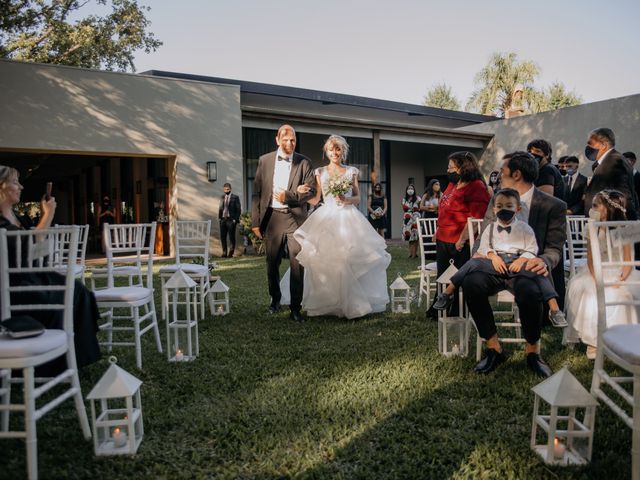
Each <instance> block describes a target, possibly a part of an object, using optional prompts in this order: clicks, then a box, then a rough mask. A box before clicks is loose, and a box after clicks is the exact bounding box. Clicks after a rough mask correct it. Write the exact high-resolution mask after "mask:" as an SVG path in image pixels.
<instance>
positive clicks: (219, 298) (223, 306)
mask: <svg viewBox="0 0 640 480" xmlns="http://www.w3.org/2000/svg"><path fill="white" fill-rule="evenodd" d="M210 292H211V295H213V314H214V315H226V314H227V313H229V310H230V309H229V287H227V286H226V285H225V284H224V282H223V281H222V280H221V279H220V278H218V279H217V280H216V282H215V283H214V284H213V285H212V286H211V290H210Z"/></svg>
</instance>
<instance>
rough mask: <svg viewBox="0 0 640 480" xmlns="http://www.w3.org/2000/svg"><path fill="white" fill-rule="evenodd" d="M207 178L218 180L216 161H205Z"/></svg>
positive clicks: (213, 180) (212, 180) (211, 180)
mask: <svg viewBox="0 0 640 480" xmlns="http://www.w3.org/2000/svg"><path fill="white" fill-rule="evenodd" d="M207 180H209V181H210V182H215V181H216V180H218V165H217V164H216V162H207Z"/></svg>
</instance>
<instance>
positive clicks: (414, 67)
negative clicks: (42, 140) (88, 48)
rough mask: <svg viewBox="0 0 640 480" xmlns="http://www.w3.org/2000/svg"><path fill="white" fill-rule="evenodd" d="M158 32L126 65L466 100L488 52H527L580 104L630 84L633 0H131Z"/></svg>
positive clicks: (633, 79) (635, 75)
mask: <svg viewBox="0 0 640 480" xmlns="http://www.w3.org/2000/svg"><path fill="white" fill-rule="evenodd" d="M139 2H140V3H142V4H145V5H148V6H150V7H151V8H152V10H151V12H150V13H149V15H148V16H149V19H150V20H151V22H152V25H151V31H153V32H154V33H155V34H156V36H157V37H158V38H159V39H160V40H162V41H163V42H164V45H163V46H162V47H161V48H160V49H159V50H158V51H157V52H155V53H152V54H145V53H143V52H140V53H139V54H137V56H136V61H135V63H136V68H137V71H139V72H141V71H144V70H148V69H152V68H153V69H161V70H170V71H177V72H185V73H194V74H204V75H211V76H219V77H225V78H235V79H241V80H250V81H255V82H264V83H273V84H278V85H288V86H295V87H303V88H311V89H316V90H325V91H331V92H339V93H347V94H354V95H361V96H367V97H373V98H380V99H385V100H396V101H401V102H407V103H421V101H422V99H423V97H424V95H425V93H426V92H427V90H428V89H429V87H430V86H432V85H434V84H436V83H440V82H446V83H447V84H449V85H450V86H451V87H452V89H453V91H454V93H455V94H456V96H457V97H458V98H459V99H460V100H461V101H462V103H463V104H464V103H465V102H466V99H467V98H468V96H469V94H470V93H471V91H472V89H473V77H474V75H475V74H476V73H477V72H478V71H479V70H480V68H482V66H484V65H485V64H486V62H487V60H488V59H489V56H490V55H491V53H492V52H497V51H502V52H507V51H515V52H516V53H518V56H519V58H520V59H527V60H532V61H534V62H536V63H537V64H538V65H539V66H540V68H541V70H542V75H541V77H540V80H539V82H538V84H539V85H548V84H550V83H551V82H553V81H555V80H560V81H562V82H564V84H565V85H566V86H567V87H568V88H569V89H573V90H575V91H576V92H577V93H578V94H580V95H581V96H582V98H583V100H584V101H585V102H592V101H597V100H602V99H606V98H613V97H620V96H624V95H629V94H634V93H640V1H638V0H609V1H608V2H596V1H592V0H585V1H578V0H569V1H563V0H556V1H551V0H535V1H527V2H525V1H519V0H518V1H514V0H512V1H507V0H485V1H477V0H476V1H472V0H469V1H464V0H445V1H442V0H441V1H431V0H422V1H418V0H394V1H392V2H389V1H384V0H381V1H380V2H373V1H371V0H368V1H365V0H323V1H309V0H297V1H293V0H182V1H179V2H178V1H174V0H139Z"/></svg>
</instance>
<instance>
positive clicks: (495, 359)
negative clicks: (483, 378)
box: [475, 348, 507, 373]
mask: <svg viewBox="0 0 640 480" xmlns="http://www.w3.org/2000/svg"><path fill="white" fill-rule="evenodd" d="M484 355H485V356H484V358H483V359H482V360H480V361H479V362H478V363H477V364H476V368H475V371H476V373H490V372H493V371H494V370H495V369H496V368H497V367H498V365H500V364H501V363H504V362H505V361H506V360H507V356H506V355H505V354H504V352H498V351H497V350H494V349H493V348H487V349H486V350H485V352H484Z"/></svg>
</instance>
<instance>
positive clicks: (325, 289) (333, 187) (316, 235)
mask: <svg viewBox="0 0 640 480" xmlns="http://www.w3.org/2000/svg"><path fill="white" fill-rule="evenodd" d="M324 153H325V155H326V156H327V158H328V159H329V164H328V165H327V166H324V167H321V168H318V169H316V171H315V172H314V173H315V177H316V184H317V185H316V191H317V193H316V196H315V197H314V198H312V199H310V200H309V203H310V204H311V205H317V204H318V203H319V202H320V195H321V194H322V196H323V197H324V204H323V205H322V206H321V207H319V208H316V209H315V210H314V212H313V214H311V215H310V216H309V218H307V220H306V221H305V222H304V224H302V226H301V227H300V228H298V230H296V231H295V233H294V234H293V235H294V237H295V239H296V240H297V241H298V242H299V243H300V246H301V250H300V253H299V254H298V257H297V258H298V261H299V262H300V264H302V265H303V266H304V268H305V272H304V273H305V274H304V293H303V297H302V308H303V310H306V311H307V315H309V316H318V315H336V316H339V317H346V318H349V319H351V318H357V317H361V316H363V315H367V314H368V313H372V312H383V311H385V310H386V305H387V303H389V294H388V293H387V272H386V269H387V267H388V266H389V262H390V261H391V255H389V253H387V252H386V243H385V241H384V239H383V238H382V237H380V235H378V234H377V233H376V231H375V230H374V229H373V227H372V226H371V224H370V223H369V222H368V220H367V219H366V218H365V217H364V215H363V214H362V213H361V212H360V211H359V210H358V208H357V206H356V205H358V203H359V202H360V196H359V195H360V191H359V188H358V174H359V170H358V169H357V168H355V167H349V166H345V165H344V164H343V162H344V161H345V159H346V158H347V155H348V153H349V145H348V144H347V141H346V140H345V139H344V138H342V137H340V136H338V135H331V136H330V137H329V138H328V140H327V141H326V142H325V144H324ZM349 184H350V185H349ZM340 186H342V190H344V189H345V187H346V190H347V191H346V192H344V193H341V188H340ZM309 189H310V188H309V186H308V185H300V186H299V187H298V193H307V192H308V191H309ZM283 280H284V278H283ZM282 291H283V292H287V291H288V289H283V290H282Z"/></svg>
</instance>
